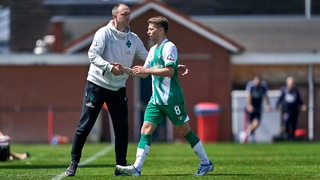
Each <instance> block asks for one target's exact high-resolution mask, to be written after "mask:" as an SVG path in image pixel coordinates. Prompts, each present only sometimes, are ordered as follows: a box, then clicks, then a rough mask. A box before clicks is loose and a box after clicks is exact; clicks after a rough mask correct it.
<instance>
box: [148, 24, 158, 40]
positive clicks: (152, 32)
mask: <svg viewBox="0 0 320 180" xmlns="http://www.w3.org/2000/svg"><path fill="white" fill-rule="evenodd" d="M147 34H148V36H149V38H150V39H151V40H152V41H157V40H158V39H159V34H160V28H158V27H157V26H156V25H155V24H153V23H149V25H148V31H147Z"/></svg>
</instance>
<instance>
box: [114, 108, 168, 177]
mask: <svg viewBox="0 0 320 180" xmlns="http://www.w3.org/2000/svg"><path fill="white" fill-rule="evenodd" d="M164 118H165V117H164V115H163V114H162V113H161V112H160V109H159V108H158V106H156V105H153V104H151V103H149V104H148V106H147V108H146V112H145V115H144V119H145V120H144V122H143V125H142V127H141V137H140V141H139V143H138V147H137V152H136V160H135V162H134V164H133V165H131V166H119V165H117V166H116V167H117V169H119V170H120V171H121V172H124V173H126V174H128V175H130V176H139V175H140V173H141V169H142V166H143V164H144V161H145V159H146V157H147V155H148V153H149V151H150V147H151V139H152V133H153V132H154V130H155V129H156V128H157V126H158V124H159V123H161V122H162V121H163V120H164Z"/></svg>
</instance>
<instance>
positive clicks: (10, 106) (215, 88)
mask: <svg viewBox="0 0 320 180" xmlns="http://www.w3.org/2000/svg"><path fill="white" fill-rule="evenodd" d="M157 15H163V16H166V17H167V18H168V19H169V22H170V30H169V34H168V38H169V39H170V40H171V41H173V42H174V43H175V44H176V46H177V47H178V51H179V59H180V63H181V64H186V65H187V66H188V68H189V74H188V75H187V76H185V77H181V79H180V80H181V84H182V87H183V89H184V94H185V98H186V100H187V104H186V108H187V111H188V113H189V115H190V117H191V119H192V120H191V122H190V124H191V126H192V128H193V129H194V130H196V126H197V121H196V117H195V115H194V111H193V108H194V105H195V104H197V103H199V102H203V101H205V102H215V103H218V104H219V105H220V106H221V112H220V118H219V128H218V129H219V135H218V138H219V140H221V141H230V140H232V135H231V114H230V109H231V107H230V104H231V99H230V93H231V87H232V84H231V75H232V69H231V67H232V66H231V55H232V54H235V53H241V52H242V51H243V50H244V48H243V47H242V46H241V45H239V44H237V43H236V42H234V41H232V40H231V39H229V38H227V37H225V36H224V35H222V34H221V33H218V32H215V31H213V30H212V29H209V28H207V27H206V26H204V25H202V24H200V23H197V22H195V21H193V20H191V19H190V18H189V17H188V16H186V15H184V14H182V13H180V12H179V11H177V10H175V9H172V8H171V7H169V6H167V5H165V4H163V3H160V2H158V1H147V2H146V3H143V4H140V5H139V6H137V7H135V8H134V9H133V13H132V15H131V30H132V31H133V32H135V33H137V34H138V35H139V36H140V37H141V39H142V40H143V41H144V43H145V44H147V37H146V28H147V20H148V19H149V18H150V17H152V16H157ZM103 25H105V24H103ZM103 25H101V26H103ZM101 26H99V27H101ZM99 27H97V28H99ZM95 30H96V29H94V30H93V31H91V32H89V33H88V34H86V35H84V36H83V37H81V38H79V39H77V40H76V41H74V42H72V43H71V44H70V45H68V46H66V47H62V49H65V52H66V53H67V54H69V55H40V56H32V55H25V56H23V55H16V56H11V57H9V56H8V57H6V58H9V59H10V58H12V59H11V61H10V60H9V59H7V60H6V61H3V62H2V66H0V70H1V71H0V72H1V73H0V80H1V81H0V94H1V95H0V96H1V101H0V107H1V111H0V113H1V114H0V124H1V127H4V130H3V131H5V132H6V133H8V134H11V135H12V137H13V139H15V140H16V141H20V142H45V141H46V140H47V109H48V107H52V108H53V111H54V127H55V129H54V132H55V133H57V134H62V135H66V136H69V137H72V134H73V131H74V128H75V125H76V123H77V121H78V118H79V114H80V109H81V107H80V105H81V101H82V96H83V95H82V93H83V88H84V83H85V78H86V73H87V70H88V62H86V58H87V57H86V54H79V55H70V54H73V53H78V52H85V53H86V50H87V49H88V47H89V45H90V43H91V39H92V37H93V35H94V32H95ZM54 32H59V31H57V29H55V30H54ZM58 42H59V40H58ZM148 48H149V47H148ZM22 58H23V59H24V62H28V63H27V65H28V66H25V65H24V64H23V63H21V62H20V63H19V60H17V59H22ZM26 59H28V61H25V60H26ZM14 62H16V63H17V64H18V65H14ZM8 77H10V78H8ZM147 86H148V84H147V83H146V84H144V82H140V80H136V79H133V78H130V79H129V80H128V82H127V89H128V97H129V114H130V117H129V119H130V123H131V126H130V127H131V129H130V139H131V140H133V139H136V138H137V137H136V135H135V134H137V133H139V129H140V127H139V123H140V121H141V118H142V116H141V111H143V104H141V103H142V102H141V101H143V100H144V101H145V100H146V98H148V97H144V95H146V93H145V88H147ZM139 89H140V91H139V92H140V94H138V93H139V92H137V90H139ZM137 108H138V110H136V109H137ZM104 124H107V123H104ZM104 130H106V131H108V127H107V126H104ZM106 131H104V133H105V134H106ZM165 131H167V133H168V131H170V129H169V130H168V129H166V130H165ZM20 132H21V133H20ZM22 132H23V133H22ZM26 134H28V135H27V136H26ZM171 138H172V140H175V139H176V138H178V137H177V136H176V133H174V132H173V135H172V137H171ZM167 139H168V137H167Z"/></svg>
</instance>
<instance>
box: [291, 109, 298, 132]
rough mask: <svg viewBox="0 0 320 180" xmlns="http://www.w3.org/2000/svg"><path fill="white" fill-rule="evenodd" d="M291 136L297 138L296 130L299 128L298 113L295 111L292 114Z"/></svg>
mask: <svg viewBox="0 0 320 180" xmlns="http://www.w3.org/2000/svg"><path fill="white" fill-rule="evenodd" d="M291 124H292V125H291V127H292V129H291V137H292V138H295V132H296V130H297V124H298V114H297V113H294V114H292V116H291Z"/></svg>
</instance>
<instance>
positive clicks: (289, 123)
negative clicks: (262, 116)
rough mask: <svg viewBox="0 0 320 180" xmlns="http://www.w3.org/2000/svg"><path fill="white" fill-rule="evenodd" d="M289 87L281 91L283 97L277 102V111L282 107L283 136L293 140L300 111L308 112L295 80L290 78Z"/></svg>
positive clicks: (288, 80)
mask: <svg viewBox="0 0 320 180" xmlns="http://www.w3.org/2000/svg"><path fill="white" fill-rule="evenodd" d="M286 83H287V85H286V86H285V87H283V88H282V89H281V95H280V97H279V99H278V101H277V105H276V106H277V109H278V108H280V106H281V114H282V116H281V117H282V131H283V132H282V135H283V136H284V137H285V138H289V139H292V138H294V137H295V135H294V133H295V130H296V129H297V123H298V116H299V113H300V110H302V111H306V110H307V106H306V105H305V104H304V103H303V101H302V99H301V96H300V93H299V91H298V89H297V88H296V87H295V82H294V79H293V78H292V77H291V76H290V77H288V78H287V81H286Z"/></svg>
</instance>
